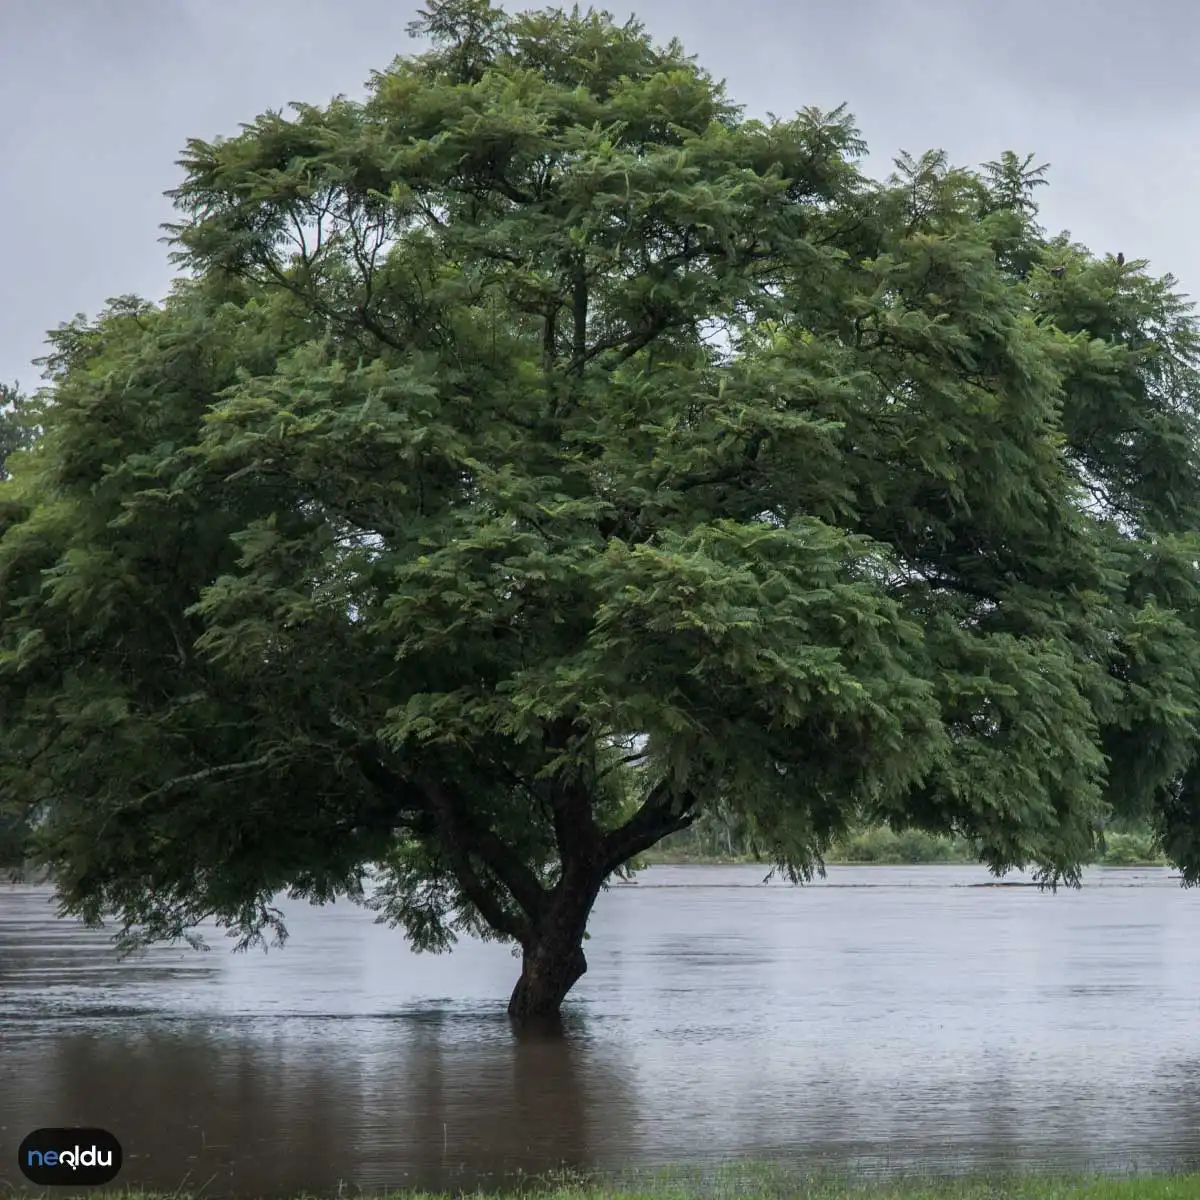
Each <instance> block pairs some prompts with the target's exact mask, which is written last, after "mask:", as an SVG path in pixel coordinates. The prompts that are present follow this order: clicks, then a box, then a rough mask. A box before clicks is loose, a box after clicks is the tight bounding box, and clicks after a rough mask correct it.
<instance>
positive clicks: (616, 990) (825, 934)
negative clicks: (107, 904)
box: [0, 867, 1200, 1196]
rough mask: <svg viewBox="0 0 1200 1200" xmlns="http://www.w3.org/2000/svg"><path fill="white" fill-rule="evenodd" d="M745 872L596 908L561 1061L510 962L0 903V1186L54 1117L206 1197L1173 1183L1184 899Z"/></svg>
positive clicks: (338, 928)
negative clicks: (596, 1178) (520, 1035)
mask: <svg viewBox="0 0 1200 1200" xmlns="http://www.w3.org/2000/svg"><path fill="white" fill-rule="evenodd" d="M762 875H763V871H762V870H761V869H759V868H754V867H750V868H742V867H731V868H724V867H707V868H706V867H692V868H668V867H661V868H655V869H653V870H650V871H647V872H645V873H643V874H642V875H641V876H640V877H639V882H638V883H637V884H636V885H633V886H617V887H614V888H613V889H612V890H611V891H609V892H608V893H606V894H605V895H604V896H602V897H601V900H600V904H599V907H598V909H597V911H596V914H595V917H594V919H593V922H592V940H591V941H590V943H589V945H588V958H589V961H590V964H591V969H590V971H589V973H588V974H587V976H586V977H585V978H584V979H583V980H582V982H581V983H580V985H579V986H578V987H577V988H576V991H575V993H574V994H573V997H572V999H571V1001H570V1010H571V1015H570V1019H569V1023H568V1025H569V1028H568V1035H567V1036H566V1038H565V1039H563V1040H560V1041H547V1040H524V1039H522V1040H518V1039H516V1038H514V1035H513V1033H512V1031H511V1029H510V1027H509V1024H508V1021H507V1019H506V1017H505V1016H504V1005H505V1002H506V1000H507V997H508V993H509V990H510V989H511V987H512V984H513V982H514V980H515V978H516V972H517V968H518V963H517V962H516V960H514V959H513V958H512V957H511V956H510V953H509V951H508V950H507V949H506V948H504V947H500V946H496V945H489V944H481V943H476V942H463V943H461V944H460V945H459V947H458V948H457V949H456V950H455V951H454V952H453V953H451V954H449V955H445V956H425V955H414V954H412V953H410V952H409V951H408V949H407V947H406V945H405V943H404V940H403V938H402V936H401V935H400V934H399V933H398V932H395V931H392V930H389V929H387V928H385V927H380V926H376V925H375V924H374V923H373V918H372V915H371V914H370V913H365V912H363V911H362V910H360V909H357V908H354V907H353V906H347V905H342V904H338V905H335V906H332V907H329V908H325V909H310V908H308V907H306V906H303V905H296V906H291V907H288V906H285V913H287V915H288V916H289V918H290V919H289V927H290V932H291V935H292V936H291V940H290V941H289V942H288V944H287V946H286V947H285V948H284V949H282V950H272V951H271V952H270V953H268V954H263V953H262V952H261V951H254V952H251V953H249V954H237V955H235V954H231V953H229V951H228V944H227V943H225V942H223V941H222V940H220V939H219V938H217V939H214V940H213V947H214V948H213V950H212V952H211V953H207V954H202V953H197V952H195V951H191V950H187V949H178V948H175V949H162V950H158V951H155V952H153V953H151V954H150V955H148V956H146V957H144V958H141V959H139V960H135V961H125V962H119V961H117V960H116V959H115V957H114V956H113V954H112V952H111V950H110V948H109V944H108V942H107V938H106V935H105V934H102V933H94V932H88V931H85V930H82V929H80V928H78V927H77V926H75V925H74V924H73V923H67V922H62V921H57V920H56V919H55V917H54V909H53V907H52V905H51V903H50V902H49V900H50V896H49V893H48V891H47V890H45V889H38V888H33V887H12V886H7V885H0V1186H3V1185H6V1184H12V1185H16V1184H18V1183H19V1182H20V1180H19V1177H18V1176H17V1172H16V1169H15V1165H16V1164H15V1159H16V1155H15V1147H16V1144H17V1143H18V1142H19V1141H20V1140H21V1138H22V1137H23V1136H24V1135H25V1134H26V1133H27V1132H29V1131H30V1130H31V1129H33V1128H36V1127H39V1126H65V1125H92V1126H100V1127H102V1128H106V1129H108V1130H110V1131H111V1132H113V1133H114V1134H116V1136H117V1137H118V1139H119V1140H120V1141H121V1143H122V1144H123V1146H124V1148H125V1154H126V1167H125V1169H124V1170H123V1171H122V1173H121V1176H120V1178H119V1179H118V1181H117V1182H118V1184H122V1185H144V1186H146V1187H152V1188H155V1189H160V1190H165V1191H170V1190H174V1189H176V1188H180V1187H181V1186H182V1187H183V1188H185V1189H195V1190H198V1189H200V1188H203V1189H204V1192H205V1195H206V1196H220V1195H235V1194H242V1195H263V1196H270V1195H275V1196H279V1195H284V1194H288V1193H296V1192H299V1191H302V1190H307V1191H309V1192H310V1193H311V1192H314V1191H321V1190H326V1191H333V1190H336V1189H337V1188H338V1186H339V1184H342V1185H344V1187H345V1188H346V1189H349V1190H357V1189H359V1188H363V1189H368V1190H376V1189H380V1188H383V1187H386V1186H397V1187H398V1186H454V1185H459V1184H463V1185H475V1184H480V1183H482V1184H484V1185H485V1186H486V1185H487V1184H488V1183H489V1182H492V1181H496V1182H500V1181H502V1178H503V1176H505V1175H511V1174H513V1173H516V1172H522V1171H523V1172H539V1171H543V1170H546V1169H548V1168H553V1167H558V1166H568V1167H576V1168H583V1169H599V1170H623V1169H635V1170H636V1169H642V1168H645V1169H654V1168H657V1167H659V1166H662V1165H666V1164H680V1163H683V1164H690V1165H691V1166H693V1167H701V1168H703V1166H704V1164H706V1163H717V1162H719V1161H722V1160H730V1159H755V1160H763V1161H766V1160H771V1161H775V1162H780V1163H785V1164H788V1165H789V1166H791V1167H798V1168H801V1169H803V1168H807V1167H814V1168H818V1169H821V1168H833V1169H839V1168H842V1169H858V1170H864V1169H865V1170H885V1171H904V1170H911V1169H913V1168H914V1166H917V1165H919V1166H920V1167H922V1168H925V1169H934V1170H946V1171H957V1170H962V1169H966V1168H987V1169H993V1168H996V1169H1009V1168H1024V1167H1052V1168H1065V1169H1076V1168H1084V1167H1091V1168H1096V1169H1102V1170H1103V1169H1114V1168H1115V1169H1128V1168H1138V1169H1150V1168H1159V1167H1187V1166H1191V1167H1195V1166H1198V1165H1200V892H1190V891H1187V892H1185V891H1182V890H1181V889H1180V887H1179V884H1178V881H1177V880H1175V879H1172V878H1171V877H1170V876H1169V875H1168V873H1167V872H1166V871H1154V870H1152V871H1140V870H1108V871H1102V870H1096V871H1093V872H1091V873H1090V874H1089V875H1088V876H1087V878H1086V881H1085V886H1084V887H1083V889H1082V890H1081V891H1079V892H1069V891H1068V892H1059V893H1058V894H1057V895H1049V894H1042V893H1039V892H1038V891H1037V890H1036V889H1033V888H1026V887H1004V888H996V887H977V886H972V885H973V884H978V883H980V882H985V881H986V880H987V879H988V878H989V877H988V875H987V873H986V872H985V871H983V870H982V869H981V868H980V869H973V868H957V867H874V868H871V867H866V868H850V867H841V868H831V869H830V873H829V877H828V879H827V880H826V881H825V882H823V883H816V884H814V885H812V886H809V887H803V888H793V887H790V886H787V885H785V884H770V885H767V886H763V885H762V883H761V879H762Z"/></svg>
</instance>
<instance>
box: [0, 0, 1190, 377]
mask: <svg viewBox="0 0 1200 1200" xmlns="http://www.w3.org/2000/svg"><path fill="white" fill-rule="evenodd" d="M419 6H420V0H0V112H3V115H4V120H3V123H2V125H0V184H2V185H3V186H2V187H0V222H2V228H3V243H2V249H0V266H2V268H3V283H2V290H0V297H2V300H0V304H2V317H3V319H2V320H0V380H4V381H7V382H12V381H14V380H18V381H20V382H21V384H22V385H24V386H25V387H31V386H33V385H35V384H36V382H37V378H38V372H37V370H36V369H35V368H34V367H32V366H31V365H30V360H31V359H32V358H34V357H36V356H37V355H38V354H40V353H41V352H42V348H43V338H44V333H45V330H47V329H49V328H53V327H54V326H55V325H57V324H58V323H59V322H60V321H63V320H66V319H68V318H69V317H71V316H72V315H73V314H74V313H76V312H87V313H93V312H95V311H96V309H97V308H98V307H100V306H101V305H102V304H103V303H104V301H105V299H106V298H107V297H109V296H115V295H121V294H124V293H129V292H135V293H138V294H141V295H143V296H147V297H151V298H157V297H160V296H161V295H162V294H163V292H164V291H165V289H166V285H167V282H168V280H169V278H170V267H169V265H168V263H167V257H166V256H167V249H166V247H164V246H163V245H162V244H161V243H160V242H159V240H158V239H159V237H160V236H161V234H160V231H159V229H158V225H159V223H160V222H162V221H164V220H168V219H170V216H171V210H170V206H169V204H168V202H167V201H166V200H164V198H163V196H162V193H163V191H164V190H165V189H166V188H169V187H171V186H173V185H174V184H175V183H176V182H177V181H178V168H176V166H175V165H174V163H175V159H176V158H177V157H178V153H179V151H180V149H181V148H182V146H183V144H184V142H185V140H186V139H187V138H188V137H193V136H198V137H204V138H210V137H212V136H214V135H216V134H221V133H234V132H236V129H237V126H238V124H239V122H242V121H246V120H250V119H252V118H253V117H254V116H255V115H256V114H257V113H259V112H261V111H263V110H264V109H267V108H279V107H282V106H284V105H286V104H287V102H289V101H291V100H305V101H310V102H314V103H320V102H323V101H325V100H327V99H328V98H329V97H330V96H332V95H334V94H335V93H339V92H342V93H346V94H349V95H358V94H360V93H361V89H362V83H363V81H364V80H365V79H366V77H367V75H368V73H369V72H370V71H371V70H372V69H373V68H381V67H384V66H386V65H387V64H388V63H389V62H390V60H391V59H392V57H393V56H394V55H395V54H397V53H405V52H407V51H408V49H409V48H410V47H411V46H412V43H411V42H409V40H408V38H407V37H406V35H405V32H404V29H405V26H406V25H407V23H408V22H409V21H410V20H411V19H412V18H413V16H414V14H415V10H416V9H417V8H418V7H419ZM531 6H532V5H531ZM611 7H613V8H614V10H615V13H616V15H617V16H618V17H619V18H624V17H625V16H627V15H628V13H629V9H627V8H626V7H625V6H624V5H612V6H611ZM636 11H637V13H638V15H639V16H640V17H642V18H643V19H644V20H645V22H646V23H647V25H648V26H649V28H650V29H651V31H652V32H653V33H654V34H655V35H657V36H658V37H660V38H661V39H662V40H666V39H667V38H670V37H672V36H678V37H680V38H681V39H682V40H683V42H684V44H685V45H686V46H687V47H688V49H689V50H690V51H691V52H693V53H695V54H696V55H698V56H699V58H700V61H701V62H702V63H703V64H704V65H705V66H706V67H708V69H709V70H710V71H711V72H712V73H713V74H715V75H717V76H718V77H723V78H724V79H726V81H727V82H728V84H729V88H730V92H731V94H732V95H733V97H734V98H735V99H736V100H738V101H739V102H741V103H743V104H744V105H746V106H747V109H748V110H749V111H750V112H751V113H752V114H763V113H765V112H767V111H772V112H775V113H778V114H780V115H783V114H786V113H790V112H792V111H794V110H795V109H797V108H801V107H804V106H806V105H810V104H816V105H820V106H822V107H833V106H834V105H836V104H839V103H841V102H842V101H846V102H847V103H848V104H849V106H850V109H851V111H853V112H854V113H855V114H856V116H857V117H858V121H859V125H860V127H861V128H862V130H863V132H864V134H865V136H866V137H867V139H868V141H869V143H870V145H871V149H872V157H871V164H870V165H871V167H872V169H873V170H874V172H875V173H877V174H878V173H886V171H887V170H888V169H889V166H890V161H891V159H892V157H893V156H894V155H895V154H896V153H897V152H898V151H899V150H901V149H907V150H911V151H913V152H920V151H922V150H925V149H928V148H930V147H933V146H937V147H942V148H944V149H946V150H947V151H948V152H949V154H950V156H951V158H952V159H953V160H954V161H955V162H957V163H962V164H975V163H978V162H981V161H984V160H987V159H991V158H996V157H998V156H999V153H1000V152H1001V151H1002V150H1004V149H1013V150H1017V151H1018V152H1021V153H1025V152H1028V151H1033V152H1036V153H1037V155H1038V157H1039V159H1040V160H1043V161H1048V162H1050V163H1051V164H1052V170H1051V175H1050V178H1051V187H1050V188H1047V189H1043V193H1042V203H1043V209H1042V214H1043V220H1044V223H1045V224H1047V225H1048V226H1050V227H1051V229H1052V230H1055V231H1057V230H1058V229H1062V228H1069V229H1070V230H1071V231H1072V233H1073V234H1074V235H1075V236H1076V237H1077V238H1078V239H1080V240H1082V241H1084V242H1085V243H1087V244H1088V245H1090V246H1092V247H1093V248H1094V249H1096V250H1098V251H1100V252H1112V253H1115V252H1116V251H1117V250H1123V251H1124V252H1125V254H1126V256H1127V257H1129V258H1148V259H1150V260H1151V263H1152V267H1153V269H1155V270H1156V271H1160V272H1166V271H1170V272H1172V273H1173V274H1174V275H1176V276H1177V277H1178V278H1179V279H1180V280H1181V281H1182V283H1183V285H1184V287H1185V288H1186V289H1187V290H1189V291H1191V290H1195V291H1197V292H1200V239H1197V238H1196V237H1195V236H1194V234H1193V219H1194V209H1195V206H1196V200H1197V194H1198V192H1200V160H1198V157H1197V151H1196V149H1195V145H1196V135H1195V131H1196V129H1198V128H1200V85H1197V84H1196V82H1195V75H1194V71H1195V61H1196V51H1197V48H1198V43H1200V13H1198V12H1197V11H1196V10H1195V9H1194V8H1193V6H1192V5H1190V4H1188V3H1187V2H1186V0H1138V2H1136V3H1134V2H1132V0H1127V2H1126V3H1121V4H1118V3H1116V2H1115V0H1090V2H1089V0H1008V2H1007V3H1005V4H997V3H995V2H994V0H836V2H835V0H641V3H640V7H638V8H637V10H636Z"/></svg>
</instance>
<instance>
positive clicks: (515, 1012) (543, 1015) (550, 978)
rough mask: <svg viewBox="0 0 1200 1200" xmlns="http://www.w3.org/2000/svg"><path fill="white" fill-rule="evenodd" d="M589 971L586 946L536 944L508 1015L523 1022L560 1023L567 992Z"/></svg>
mask: <svg viewBox="0 0 1200 1200" xmlns="http://www.w3.org/2000/svg"><path fill="white" fill-rule="evenodd" d="M586 971H587V959H586V958H585V957H584V954H583V946H582V945H577V946H575V947H573V948H554V949H551V948H550V947H548V946H547V945H545V944H544V943H542V944H536V943H535V944H534V945H533V946H531V947H530V948H529V949H527V950H526V951H525V954H524V958H523V961H522V965H521V978H520V979H518V980H517V986H516V987H515V988H513V993H512V997H511V999H510V1000H509V1002H508V1015H509V1016H510V1017H512V1019H513V1020H514V1021H522V1022H526V1021H555V1020H557V1019H558V1017H559V1015H560V1014H561V1011H562V1003H563V1001H564V1000H565V999H566V998H567V993H568V992H569V991H570V990H571V989H572V988H573V987H574V986H575V984H576V983H578V982H579V980H580V979H581V978H582V977H583V975H584V973H585V972H586Z"/></svg>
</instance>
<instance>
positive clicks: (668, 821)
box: [603, 779, 698, 877]
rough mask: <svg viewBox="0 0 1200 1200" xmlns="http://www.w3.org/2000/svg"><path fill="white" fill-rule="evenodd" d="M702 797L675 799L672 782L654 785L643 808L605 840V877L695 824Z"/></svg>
mask: <svg viewBox="0 0 1200 1200" xmlns="http://www.w3.org/2000/svg"><path fill="white" fill-rule="evenodd" d="M697 802H698V797H697V796H696V795H695V794H694V793H693V792H685V793H684V794H683V796H682V797H674V796H673V795H672V793H671V787H670V783H669V781H668V780H666V779H663V780H660V781H659V782H658V783H656V784H655V785H654V787H652V788H651V789H650V791H649V793H648V794H647V796H646V799H645V800H644V801H643V802H642V805H641V807H640V808H639V809H638V810H637V812H635V813H634V814H633V816H632V817H630V818H629V820H628V821H626V822H625V824H624V825H621V826H619V827H618V828H616V829H614V830H612V831H611V832H610V833H608V834H607V835H606V836H605V838H604V859H603V866H604V874H605V876H606V877H607V876H608V875H610V874H611V873H612V872H613V871H615V870H616V869H617V868H618V867H620V866H621V865H622V864H624V863H626V862H628V861H629V860H630V859H631V858H633V857H634V856H635V855H637V854H641V853H642V852H643V851H645V850H649V849H650V847H651V846H654V845H657V843H659V842H660V841H662V839H663V838H665V837H666V836H667V835H668V834H672V833H678V832H679V831H680V830H681V829H686V828H687V827H688V826H689V825H691V824H692V822H693V821H695V819H696V817H697V815H698V814H697V813H696V811H695V808H696V804H697Z"/></svg>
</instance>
